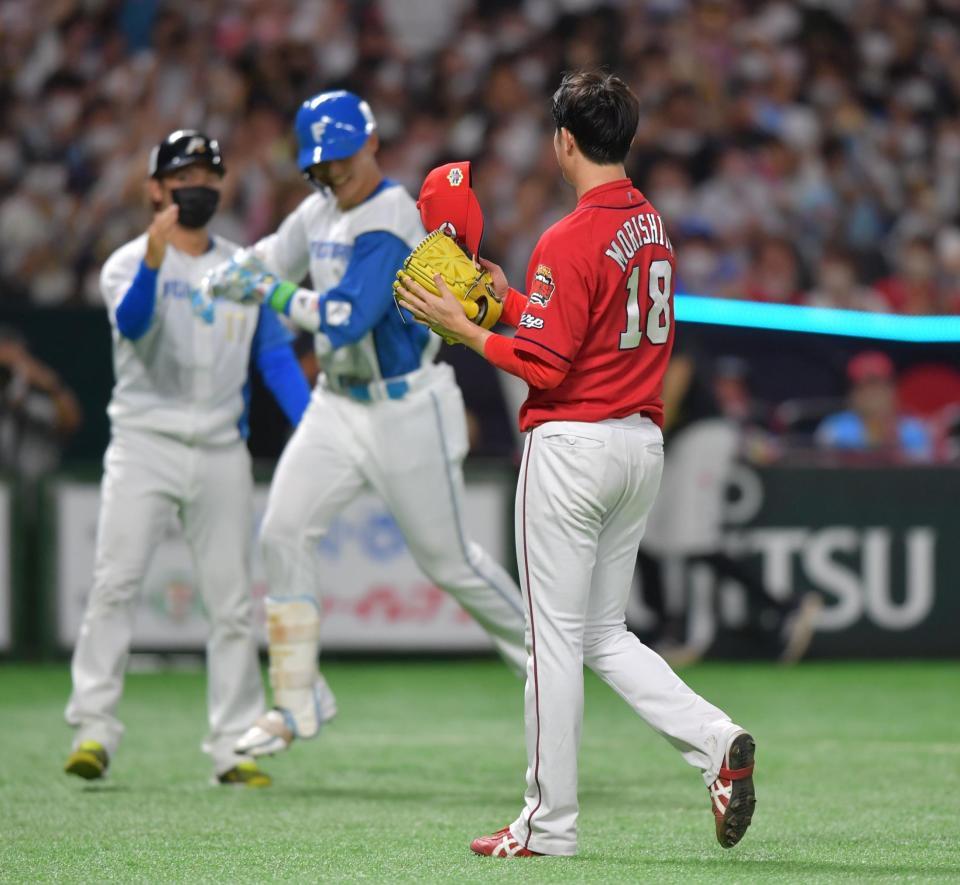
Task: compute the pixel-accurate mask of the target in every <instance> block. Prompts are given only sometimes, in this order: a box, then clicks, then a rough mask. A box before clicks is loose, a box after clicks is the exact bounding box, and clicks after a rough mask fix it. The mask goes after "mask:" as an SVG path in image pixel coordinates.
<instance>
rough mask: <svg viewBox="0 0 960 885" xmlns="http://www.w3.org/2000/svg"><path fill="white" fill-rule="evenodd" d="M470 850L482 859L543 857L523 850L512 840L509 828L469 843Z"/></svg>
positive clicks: (527, 849) (538, 853)
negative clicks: (481, 856) (482, 857)
mask: <svg viewBox="0 0 960 885" xmlns="http://www.w3.org/2000/svg"><path fill="white" fill-rule="evenodd" d="M470 850H471V851H473V852H474V853H475V854H482V855H483V856H484V857H543V855H542V854H541V853H540V852H539V851H531V850H530V849H529V848H524V847H523V846H522V845H521V844H520V843H519V842H518V841H517V840H516V839H514V837H513V833H511V832H510V827H504V828H503V829H502V830H497V832H495V833H491V834H490V835H489V836H480V837H479V838H477V839H474V840H473V841H472V842H471V843H470Z"/></svg>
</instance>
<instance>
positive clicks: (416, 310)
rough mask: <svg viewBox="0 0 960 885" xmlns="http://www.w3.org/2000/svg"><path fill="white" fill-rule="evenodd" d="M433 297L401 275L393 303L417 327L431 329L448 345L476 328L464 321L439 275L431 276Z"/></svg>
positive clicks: (411, 280) (455, 297)
mask: <svg viewBox="0 0 960 885" xmlns="http://www.w3.org/2000/svg"><path fill="white" fill-rule="evenodd" d="M433 281H434V283H435V285H436V287H437V294H436V295H435V294H434V293H433V292H428V291H427V290H426V289H424V288H423V286H421V285H420V284H419V283H418V282H416V281H415V280H413V279H412V278H410V277H409V276H407V275H406V274H401V275H400V277H399V278H398V281H397V285H396V289H397V300H398V301H399V303H400V306H401V307H405V308H406V309H407V310H409V311H410V313H412V314H413V316H414V319H416V321H417V322H418V323H423V325H425V326H431V327H432V328H433V329H435V330H436V331H437V333H438V334H440V335H442V336H443V337H444V338H446V339H447V340H448V341H450V342H451V343H453V342H460V341H463V340H464V337H465V336H467V335H469V334H470V332H471V331H472V330H475V329H476V328H477V327H476V326H475V325H474V324H473V323H471V322H470V320H468V319H467V316H466V314H465V313H464V312H463V305H462V304H461V303H460V302H459V301H458V300H457V296H456V295H454V294H453V292H451V291H450V287H449V286H448V285H447V284H446V283H445V282H444V279H443V276H442V275H441V274H434V276H433Z"/></svg>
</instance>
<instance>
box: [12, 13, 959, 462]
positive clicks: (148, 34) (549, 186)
mask: <svg viewBox="0 0 960 885" xmlns="http://www.w3.org/2000/svg"><path fill="white" fill-rule="evenodd" d="M958 23H960V0H806V2H793V3H789V2H778V0H772V2H761V0H755V2H750V0H740V2H735V0H734V2H718V0H646V2H636V0H605V2H601V0H482V2H481V0H354V2H348V0H49V2H46V3H42V4H37V3H36V2H35V0H4V2H3V3H2V4H0V58H2V59H3V62H2V65H3V67H2V79H0V123H2V125H0V242H2V243H3V249H2V250H0V306H3V307H10V306H13V305H17V306H26V307H56V306H58V305H66V306H74V307H77V306H83V305H95V306H100V305H101V304H102V301H101V297H100V294H99V290H98V276H99V269H100V265H101V264H102V262H103V261H104V259H105V258H106V257H107V256H108V255H109V254H110V252H112V251H113V250H114V249H115V248H117V247H118V246H119V245H120V244H122V243H123V242H125V241H127V240H129V239H131V238H132V237H135V236H136V235H138V234H139V233H141V232H142V231H143V230H144V229H145V227H146V225H147V223H148V220H149V209H148V207H147V204H146V201H145V198H144V189H143V184H144V179H145V173H146V165H147V155H148V153H149V150H150V148H151V147H152V146H153V145H155V144H156V143H157V142H158V141H159V140H160V139H161V138H162V137H163V136H165V135H166V134H167V133H168V132H170V131H172V130H173V129H176V128H180V127H189V126H195V127H199V128H203V129H204V130H206V131H207V132H208V133H210V134H211V135H213V136H215V137H217V138H219V139H220V141H221V145H222V147H223V149H224V155H225V159H226V166H227V169H228V175H227V177H226V180H225V191H224V196H223V199H222V200H221V210H220V212H219V214H218V216H217V218H216V220H215V223H214V225H213V227H214V230H217V231H218V232H219V233H222V234H224V235H226V236H228V237H230V238H232V239H234V240H236V241H238V242H241V243H249V242H251V241H253V240H255V239H256V238H258V237H260V236H262V235H264V234H266V233H269V232H270V231H272V230H273V229H275V227H276V226H277V224H278V223H279V222H280V220H281V219H282V218H283V217H284V216H285V215H286V214H287V213H289V212H290V211H291V210H292V209H293V207H294V206H295V205H296V204H297V203H298V202H299V201H300V200H301V199H302V198H303V196H304V195H305V194H306V193H307V192H308V188H307V186H306V185H305V183H304V181H303V179H302V177H301V176H300V174H299V172H298V170H297V168H296V165H295V162H294V149H293V138H292V131H291V124H292V120H293V116H294V114H295V112H296V109H297V107H298V106H299V104H300V102H301V101H302V100H303V99H304V98H305V97H307V96H309V95H311V94H313V93H315V92H317V91H319V90H321V89H328V88H336V87H345V88H349V89H352V90H354V91H356V92H358V93H360V94H361V95H363V96H365V97H366V98H367V99H368V100H369V102H370V104H371V105H372V107H373V109H374V112H375V114H376V116H377V119H378V122H379V132H380V137H381V142H382V149H381V163H382V166H383V168H384V170H385V171H386V173H387V174H388V175H389V176H391V177H392V178H394V179H396V180H398V181H400V182H401V183H402V184H404V185H405V186H406V187H407V189H408V190H409V191H410V192H411V193H414V194H416V193H417V191H418V190H419V187H420V183H421V181H422V179H423V176H424V174H425V172H426V171H427V170H428V169H429V168H431V166H433V165H436V164H438V163H442V162H448V161H450V160H455V159H471V160H473V163H474V185H475V189H476V191H477V193H478V196H479V198H480V201H481V205H482V206H483V207H484V210H485V214H486V232H485V237H484V242H483V252H484V254H485V255H487V256H488V257H490V258H492V259H494V260H496V261H498V262H500V263H502V264H503V265H504V266H505V268H506V270H507V272H508V276H509V277H510V278H511V279H514V280H521V279H522V278H523V275H524V271H525V266H526V262H527V260H528V257H529V255H530V252H531V250H532V248H533V245H534V243H535V242H536V239H537V237H538V236H539V234H540V233H541V232H542V231H543V229H544V228H546V227H547V226H548V225H549V224H551V223H552V222H553V221H555V220H556V219H558V218H559V217H560V216H561V215H563V214H564V213H565V212H567V211H568V210H569V209H570V207H571V205H572V202H573V195H572V193H571V192H570V191H569V189H567V188H563V187H558V180H557V173H556V164H555V160H554V157H553V148H552V124H551V121H550V117H549V96H550V93H551V91H552V89H553V88H554V86H555V84H556V83H557V82H558V81H559V77H560V74H561V72H562V71H564V70H567V69H574V68H592V67H599V66H607V67H609V68H610V69H612V70H615V71H616V72H618V73H620V74H621V75H622V76H624V77H625V78H627V79H628V80H629V82H630V84H631V85H632V86H633V88H634V89H635V90H636V92H637V94H638V95H639V96H640V98H641V102H642V109H643V114H642V119H641V127H640V130H639V133H638V140H637V141H638V143H637V148H636V150H635V151H634V152H633V154H632V157H631V161H630V162H631V165H630V167H629V169H628V171H629V173H630V174H631V176H632V177H633V178H634V180H635V181H636V182H637V183H638V185H639V186H640V187H641V188H642V189H643V190H644V191H645V192H646V193H647V194H648V196H649V197H650V198H651V200H652V201H653V202H654V204H655V205H656V206H657V207H658V208H659V209H660V210H661V212H662V213H663V214H664V216H665V218H666V219H667V220H668V222H669V228H670V231H671V236H672V238H673V241H674V243H675V244H676V245H677V246H678V276H679V280H678V291H686V292H691V293H697V294H706V295H712V296H715V297H723V298H749V299H755V300H761V301H769V302H781V303H790V304H811V305H821V306H832V307H841V308H852V309H859V310H868V311H892V312H899V313H903V314H916V315H936V314H946V313H960V24H958ZM4 334H6V333H4ZM729 346H731V347H732V345H729ZM832 346H833V345H831V347H832ZM8 350H10V352H11V353H13V354H14V355H15V353H19V352H20V351H17V350H16V348H13V349H10V348H8ZM21 350H23V348H21ZM726 352H727V353H731V352H732V350H728V351H726ZM4 353H6V351H4ZM468 356H469V355H468ZM712 356H713V357H716V356H722V353H717V352H714V353H713V354H712ZM851 356H853V354H852V353H850V352H849V349H848V352H844V351H843V349H842V348H841V349H840V350H839V351H837V352H836V353H834V352H833V351H830V358H829V359H828V360H826V361H825V360H822V359H820V358H819V357H817V356H816V355H814V356H813V358H812V359H811V358H809V357H798V360H802V359H806V360H807V361H806V363H803V365H802V367H801V368H799V369H797V368H793V369H789V370H786V371H785V370H783V369H782V368H779V369H778V371H777V372H766V371H764V370H763V369H761V368H758V366H757V364H755V363H751V365H750V367H749V370H750V371H751V372H752V375H753V381H754V383H755V384H756V387H755V389H754V390H752V391H751V390H750V389H748V388H747V381H748V380H749V379H748V378H747V369H746V368H744V365H743V364H742V363H741V364H739V367H737V368H736V369H735V371H734V372H733V374H732V375H730V374H729V373H727V374H724V372H723V371H721V370H722V369H723V365H724V363H723V361H722V360H713V359H705V358H704V355H703V353H701V354H700V355H699V356H698V357H697V360H696V364H697V366H698V372H697V374H698V376H699V377H700V379H701V382H702V383H701V384H700V385H699V386H700V387H701V388H705V387H716V389H715V390H712V392H711V399H710V403H711V405H710V407H709V408H708V409H707V410H706V412H704V409H703V407H702V400H701V402H700V405H697V406H696V407H695V408H693V409H692V410H691V409H686V408H685V407H684V406H683V405H682V404H681V405H680V406H679V407H678V409H677V411H678V414H680V415H681V417H682V413H683V412H685V411H692V413H693V414H696V415H698V416H699V417H703V416H704V414H715V413H717V412H719V413H722V414H724V415H726V416H727V417H729V418H733V419H734V420H736V421H737V422H739V423H741V424H742V423H744V422H747V423H750V422H749V421H747V418H748V417H750V416H753V418H754V419H756V413H757V412H758V411H759V408H758V406H757V404H756V402H753V401H752V400H751V397H755V396H759V397H760V398H761V399H762V400H765V401H766V402H768V403H779V406H778V408H779V412H777V413H776V414H773V415H772V416H771V415H770V414H769V412H768V413H767V414H766V415H765V416H764V417H763V418H762V419H757V420H758V423H760V424H761V425H762V426H764V427H765V428H767V429H769V430H772V431H773V432H774V433H775V434H779V435H781V436H789V435H790V434H791V433H797V432H800V433H801V435H802V436H803V438H804V439H805V440H806V442H807V444H808V445H809V443H811V442H814V441H816V442H817V443H818V444H819V445H820V446H821V447H822V446H829V447H833V448H836V447H838V446H839V447H844V446H846V445H847V444H850V445H852V446H853V447H856V445H855V444H856V441H857V440H858V439H860V438H861V437H865V436H867V435H870V436H872V437H873V438H874V440H875V441H876V440H881V442H882V441H883V440H892V441H893V442H892V443H891V444H890V445H887V444H886V443H883V444H882V445H879V448H880V449H882V450H885V451H886V450H888V449H889V448H890V446H891V445H892V447H893V448H894V449H895V450H896V449H897V443H896V436H897V431H896V429H895V428H896V422H897V421H898V420H900V419H898V414H900V413H901V412H903V411H906V412H909V413H912V414H915V415H920V416H921V417H923V418H925V419H928V421H929V426H930V427H932V430H931V431H930V433H929V434H928V437H925V438H923V439H920V440H919V443H918V442H917V440H918V439H919V438H918V437H917V435H916V434H914V435H913V437H912V439H913V440H914V443H913V444H912V447H911V446H906V445H905V444H902V445H900V447H899V449H900V450H899V456H901V457H906V458H908V459H911V460H914V459H918V458H919V459H920V460H928V459H929V458H930V457H934V458H936V459H938V460H940V459H952V458H956V457H960V374H958V373H957V372H956V371H955V367H954V368H950V367H949V366H948V367H944V366H942V365H941V366H939V367H935V372H934V375H931V374H930V373H929V372H927V371H925V370H924V367H921V371H920V372H919V375H917V377H905V376H904V375H903V374H902V373H901V374H899V377H897V375H898V373H900V370H902V369H903V368H904V367H903V366H902V365H897V366H895V365H894V364H893V363H891V364H889V365H888V364H883V365H880V363H879V362H878V361H877V359H876V358H874V359H873V362H870V360H868V361H867V363H863V362H862V361H861V363H860V364H858V365H860V366H861V368H862V366H863V365H868V366H869V367H871V369H870V372H867V373H864V372H862V371H854V363H853V362H852V361H851V362H850V363H849V365H848V359H849V357H851ZM447 358H449V359H450V360H451V361H452V362H454V364H455V366H456V365H457V360H458V359H461V358H463V357H462V355H458V354H456V353H455V352H449V353H448V354H447ZM0 362H3V361H2V360H0ZM23 362H24V361H23V359H21V360H20V362H16V360H13V357H11V358H10V359H9V360H6V363H10V366H11V367H12V368H10V367H8V368H4V365H5V364H6V363H4V365H0V373H2V372H6V373H7V374H10V373H11V372H12V373H13V375H12V377H13V376H17V374H18V372H19V374H20V375H23V374H24V371H21V370H18V369H17V366H21V369H22V365H21V364H22V363H23ZM825 362H826V363H831V365H829V366H825V365H822V364H823V363H825ZM895 362H897V361H896V360H895ZM908 362H911V360H908ZM953 362H954V363H955V361H953ZM14 363H16V365H14ZM727 363H729V361H727ZM797 365H800V362H798V363H797ZM912 369H913V367H911V371H912ZM469 371H470V372H474V371H476V369H475V368H471V369H470V370H469ZM937 371H939V372H940V375H937V374H936V372H937ZM914 374H916V373H914ZM828 375H829V377H827V376H828ZM780 376H785V379H786V380H784V381H782V383H780V386H779V387H778V388H774V387H770V385H769V384H768V385H767V389H763V385H764V383H766V382H768V381H769V379H770V378H771V377H777V378H778V380H779V377H780ZM818 379H819V380H818ZM51 383H52V382H51ZM804 384H806V386H805V387H804ZM474 386H475V387H476V388H477V389H487V388H488V387H489V388H495V387H496V384H493V383H491V384H490V385H474ZM6 387H7V388H10V387H11V385H6ZM695 387H696V386H693V387H691V388H690V389H691V391H695ZM845 387H846V393H847V394H848V400H847V401H846V402H845V401H844V400H843V399H842V397H843V395H844V388H845ZM794 388H796V389H795V390H794ZM908 388H909V390H908ZM11 389H12V388H11ZM729 389H732V390H734V391H735V395H734V396H732V397H731V396H729V395H727V394H728V393H729ZM862 389H865V390H866V393H865V394H863V395H861V390H862ZM787 390H789V391H790V392H789V396H792V397H797V396H801V397H802V396H806V397H808V399H806V400H802V401H800V402H799V404H798V403H793V402H786V403H784V402H783V400H784V396H785V393H784V391H787ZM824 391H826V392H827V393H828V395H829V398H828V399H827V400H823V399H822V398H820V399H818V398H817V397H822V395H823V392H824ZM910 391H912V394H911V393H910ZM12 396H13V394H12V393H11V394H10V395H9V396H8V395H7V394H6V393H5V394H3V398H4V399H5V400H6V399H10V397H12ZM690 396H691V397H692V399H693V400H695V401H696V400H697V397H696V396H694V395H693V393H691V395H690ZM810 397H814V398H813V399H809V398H810ZM898 397H899V400H898ZM924 397H925V398H926V400H925V401H923V402H921V400H924ZM21 399H22V397H21ZM17 402H20V401H19V400H17ZM8 405H9V404H8ZM15 405H16V404H15ZM845 405H846V406H847V407H849V408H850V409H852V410H853V412H855V413H857V414H858V415H859V418H858V422H859V423H857V422H855V423H854V425H853V426H852V427H851V425H850V423H849V420H848V423H847V424H843V423H842V422H841V423H840V424H839V425H836V424H835V425H834V426H833V427H832V430H831V433H830V434H827V432H826V430H824V429H823V428H822V427H821V422H822V420H823V419H824V418H825V417H827V416H829V415H830V414H832V413H834V412H837V411H838V410H839V409H840V408H841V407H843V406H845ZM21 406H22V404H21ZM21 406H17V407H16V409H13V411H14V412H17V414H20V413H23V412H24V409H23V408H22V407H21ZM945 406H946V408H945ZM468 407H470V409H471V411H473V412H476V413H477V415H478V416H480V420H479V422H477V421H473V422H472V425H471V427H472V430H475V431H476V439H475V447H474V450H475V451H481V452H486V453H494V454H502V453H504V452H509V451H511V450H512V446H513V441H512V439H511V435H510V431H509V429H508V428H509V425H510V424H511V423H512V421H510V420H509V419H507V418H506V415H505V414H504V413H503V407H502V405H501V404H500V401H499V397H498V398H497V402H492V401H491V402H490V403H483V402H471V401H470V396H469V391H468ZM791 410H792V411H791ZM7 411H11V409H7ZM48 411H50V413H51V414H53V413H54V411H55V410H53V409H52V407H51V409H49V410H48ZM508 411H509V409H508ZM844 414H847V415H848V416H849V412H847V413H844ZM497 415H501V416H502V420H500V426H499V430H496V429H494V424H495V423H496V420H495V417H496V416H497ZM21 419H23V416H22V415H20V418H18V420H19V421H20V423H23V420H25V419H23V420H21ZM688 419H689V416H688ZM31 420H32V419H31ZM754 423H756V421H755V422H754ZM481 425H483V427H481ZM867 425H872V426H874V430H873V431H871V433H870V434H865V433H864V432H863V427H864V426H867ZM498 434H499V437H500V442H499V443H497V442H494V441H492V440H493V439H494V438H495V437H497V436H498ZM21 436H22V434H21ZM815 437H816V439H815ZM18 438H19V437H18ZM851 441H852V442H851ZM280 446H282V439H279V438H278V439H277V440H274V441H272V442H271V444H270V446H268V447H266V449H265V450H266V451H273V450H274V449H276V450H277V451H278V450H279V447H280ZM869 447H870V448H873V449H877V448H878V445H877V444H874V445H872V446H869ZM8 448H9V446H8ZM21 448H22V447H21ZM255 451H256V447H255ZM888 453H889V452H888ZM918 453H919V454H918ZM894 454H896V451H895V452H894ZM5 460H6V461H9V460H10V459H5Z"/></svg>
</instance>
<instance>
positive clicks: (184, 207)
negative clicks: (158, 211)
mask: <svg viewBox="0 0 960 885" xmlns="http://www.w3.org/2000/svg"><path fill="white" fill-rule="evenodd" d="M170 196H171V197H172V198H173V202H174V203H176V204H177V205H178V206H179V207H180V214H179V215H178V216H177V224H179V225H180V227H189V228H198V227H205V226H206V224H207V222H208V221H209V220H210V219H211V218H213V213H214V212H216V211H217V204H218V203H219V202H220V191H218V190H214V189H213V188H212V187H178V188H174V189H173V190H172V191H170Z"/></svg>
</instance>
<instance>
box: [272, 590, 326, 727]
mask: <svg viewBox="0 0 960 885" xmlns="http://www.w3.org/2000/svg"><path fill="white" fill-rule="evenodd" d="M266 610H267V640H268V642H269V649H270V687H271V688H272V689H273V703H274V704H275V705H276V706H277V707H280V708H282V709H283V710H285V711H286V712H287V713H288V714H289V717H290V719H291V720H292V723H291V724H292V725H293V726H294V729H295V734H296V737H299V738H309V737H313V736H314V735H315V734H316V733H317V732H318V731H319V730H320V726H321V725H322V724H323V723H324V722H325V721H326V720H328V719H330V718H332V714H333V713H334V712H336V707H335V705H333V702H332V694H331V693H330V689H329V688H327V687H326V682H325V681H324V680H323V677H322V676H321V675H320V671H319V669H318V667H317V654H318V652H319V649H320V606H319V605H318V604H317V601H316V600H315V599H313V598H312V597H308V596H296V597H288V598H277V597H272V596H268V597H267V599H266ZM318 683H319V684H320V685H322V686H323V687H324V688H326V693H327V694H330V698H331V704H332V705H333V709H332V710H321V704H320V698H319V697H318V694H319V692H317V690H316V688H317V684H318ZM288 721H289V720H288Z"/></svg>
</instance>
